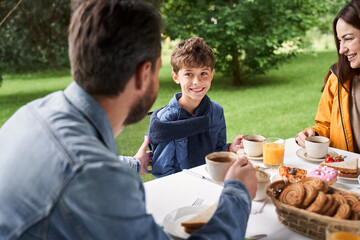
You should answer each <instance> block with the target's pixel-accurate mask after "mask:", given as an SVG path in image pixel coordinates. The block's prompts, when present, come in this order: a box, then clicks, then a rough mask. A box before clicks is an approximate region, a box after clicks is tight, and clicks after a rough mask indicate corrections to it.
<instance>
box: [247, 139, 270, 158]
mask: <svg viewBox="0 0 360 240" xmlns="http://www.w3.org/2000/svg"><path fill="white" fill-rule="evenodd" d="M265 141H266V138H265V137H264V136H261V135H245V136H244V137H243V144H244V151H245V153H246V154H247V155H248V156H249V157H260V156H262V154H263V145H264V143H265Z"/></svg>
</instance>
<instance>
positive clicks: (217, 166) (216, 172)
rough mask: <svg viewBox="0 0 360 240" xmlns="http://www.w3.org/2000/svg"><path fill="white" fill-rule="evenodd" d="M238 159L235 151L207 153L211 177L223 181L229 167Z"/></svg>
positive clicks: (206, 159) (207, 163) (206, 160)
mask: <svg viewBox="0 0 360 240" xmlns="http://www.w3.org/2000/svg"><path fill="white" fill-rule="evenodd" d="M236 159H238V155H237V154H236V153H233V152H213V153H209V154H208V155H206V156H205V162H206V167H207V171H208V173H209V175H210V178H211V179H213V180H214V181H216V182H223V181H224V179H225V175H226V173H227V171H228V169H229V168H230V166H231V165H232V162H233V161H235V160H236Z"/></svg>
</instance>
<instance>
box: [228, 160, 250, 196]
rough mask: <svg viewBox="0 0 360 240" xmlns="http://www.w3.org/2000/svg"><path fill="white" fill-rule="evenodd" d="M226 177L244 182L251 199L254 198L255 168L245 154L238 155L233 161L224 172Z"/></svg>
mask: <svg viewBox="0 0 360 240" xmlns="http://www.w3.org/2000/svg"><path fill="white" fill-rule="evenodd" d="M227 179H237V180H239V181H240V182H242V183H243V184H245V186H246V187H247V189H248V190H249V192H250V196H251V199H254V197H255V195H256V190H257V178H256V170H255V168H254V167H253V166H252V164H251V163H250V162H249V161H248V160H247V157H246V156H240V157H239V159H238V160H236V161H234V163H233V164H232V165H231V167H230V168H229V170H228V172H227V173H226V176H225V180H227Z"/></svg>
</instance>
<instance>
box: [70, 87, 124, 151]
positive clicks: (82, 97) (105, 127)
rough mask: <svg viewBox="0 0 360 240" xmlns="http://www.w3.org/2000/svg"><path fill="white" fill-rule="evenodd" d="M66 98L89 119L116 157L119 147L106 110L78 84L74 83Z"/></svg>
mask: <svg viewBox="0 0 360 240" xmlns="http://www.w3.org/2000/svg"><path fill="white" fill-rule="evenodd" d="M64 94H65V96H66V98H67V99H68V100H69V101H70V102H71V103H72V104H73V105H74V106H75V107H76V108H77V109H78V110H79V111H80V112H81V113H82V114H84V116H85V117H86V118H87V119H88V121H89V122H91V124H92V125H93V126H94V128H95V129H96V130H97V131H98V133H99V136H100V137H101V138H102V140H103V142H104V144H105V145H106V146H107V147H108V148H109V149H110V150H111V151H112V152H113V153H115V154H116V155H118V151H117V146H116V143H115V139H114V134H113V129H112V127H111V124H110V120H109V118H108V116H107V114H106V112H105V110H104V109H103V108H102V107H101V106H100V104H99V103H98V102H97V101H96V100H95V99H94V98H93V97H92V96H91V95H90V94H88V93H87V92H86V91H85V90H84V89H82V88H81V87H80V86H79V85H78V84H77V83H76V82H72V83H71V84H70V85H69V86H68V87H67V88H66V89H65V90H64Z"/></svg>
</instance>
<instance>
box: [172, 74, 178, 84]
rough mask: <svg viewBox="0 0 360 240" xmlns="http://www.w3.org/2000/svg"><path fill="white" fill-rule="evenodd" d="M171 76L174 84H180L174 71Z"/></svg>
mask: <svg viewBox="0 0 360 240" xmlns="http://www.w3.org/2000/svg"><path fill="white" fill-rule="evenodd" d="M171 75H172V77H173V79H174V82H176V83H177V84H179V83H180V82H179V79H178V75H177V74H176V73H175V72H174V71H172V72H171Z"/></svg>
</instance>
